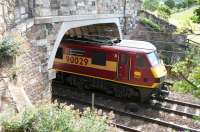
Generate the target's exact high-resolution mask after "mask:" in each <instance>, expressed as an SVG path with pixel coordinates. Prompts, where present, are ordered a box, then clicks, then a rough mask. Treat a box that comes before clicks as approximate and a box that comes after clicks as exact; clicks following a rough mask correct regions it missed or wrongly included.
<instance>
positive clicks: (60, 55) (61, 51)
mask: <svg viewBox="0 0 200 132" xmlns="http://www.w3.org/2000/svg"><path fill="white" fill-rule="evenodd" d="M56 58H58V59H63V48H61V47H59V48H58V50H57V52H56Z"/></svg>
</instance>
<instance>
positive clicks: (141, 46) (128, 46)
mask: <svg viewBox="0 0 200 132" xmlns="http://www.w3.org/2000/svg"><path fill="white" fill-rule="evenodd" d="M116 46H117V47H120V48H124V49H125V50H128V51H132V50H134V51H139V52H152V51H155V50H156V47H155V46H154V45H153V44H151V43H149V42H146V41H137V40H122V41H121V42H120V43H117V44H116Z"/></svg>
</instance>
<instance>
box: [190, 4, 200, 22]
mask: <svg viewBox="0 0 200 132" xmlns="http://www.w3.org/2000/svg"><path fill="white" fill-rule="evenodd" d="M198 4H199V5H200V0H198ZM191 19H192V21H193V22H194V23H200V6H199V7H198V8H197V9H195V11H194V15H193V16H192V18H191Z"/></svg>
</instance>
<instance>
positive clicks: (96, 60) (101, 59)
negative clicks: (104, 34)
mask: <svg viewBox="0 0 200 132" xmlns="http://www.w3.org/2000/svg"><path fill="white" fill-rule="evenodd" d="M92 64H95V65H100V66H105V65H106V54H105V53H104V52H93V53H92Z"/></svg>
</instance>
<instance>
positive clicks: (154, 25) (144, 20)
mask: <svg viewBox="0 0 200 132" xmlns="http://www.w3.org/2000/svg"><path fill="white" fill-rule="evenodd" d="M139 21H140V22H141V23H143V24H144V25H147V26H149V27H151V28H153V29H154V30H156V31H162V29H161V27H160V26H159V25H158V24H156V23H154V22H153V21H151V20H150V19H147V18H144V17H140V18H139Z"/></svg>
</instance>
